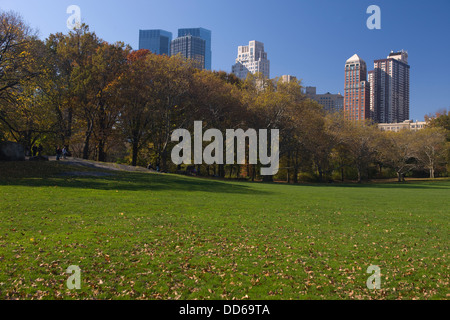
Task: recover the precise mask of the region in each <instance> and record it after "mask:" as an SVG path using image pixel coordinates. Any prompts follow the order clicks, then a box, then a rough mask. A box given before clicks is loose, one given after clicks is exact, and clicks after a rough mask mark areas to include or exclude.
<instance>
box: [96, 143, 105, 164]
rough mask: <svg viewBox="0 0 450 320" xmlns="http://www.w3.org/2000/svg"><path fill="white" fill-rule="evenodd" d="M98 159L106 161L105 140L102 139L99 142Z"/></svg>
mask: <svg viewBox="0 0 450 320" xmlns="http://www.w3.org/2000/svg"><path fill="white" fill-rule="evenodd" d="M97 146H98V161H99V162H106V152H105V141H104V140H103V139H101V140H100V141H99V142H98V145H97Z"/></svg>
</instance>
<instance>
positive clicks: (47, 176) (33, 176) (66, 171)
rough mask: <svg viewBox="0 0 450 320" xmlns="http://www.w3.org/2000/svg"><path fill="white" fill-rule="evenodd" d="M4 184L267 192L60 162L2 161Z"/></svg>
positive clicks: (1, 180)
mask: <svg viewBox="0 0 450 320" xmlns="http://www.w3.org/2000/svg"><path fill="white" fill-rule="evenodd" d="M0 185H3V186H5V185H16V186H28V187H54V186H58V187H67V188H79V189H97V190H125V191H161V190H176V191H185V192H196V191H201V192H212V193H240V194H255V195H263V194H270V192H268V191H262V190H257V189H255V188H253V187H252V184H250V183H249V184H248V185H245V184H242V183H233V181H229V182H228V181H227V182H225V181H217V180H209V179H200V178H194V177H184V176H177V175H172V174H156V173H150V172H149V173H140V172H136V173H135V172H124V171H112V170H106V169H98V168H95V169H93V168H88V167H81V166H70V165H66V164H63V163H57V162H45V163H42V162H41V163H32V162H20V163H19V162H11V163H5V162H3V163H1V162H0Z"/></svg>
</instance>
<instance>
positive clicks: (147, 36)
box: [139, 29, 172, 56]
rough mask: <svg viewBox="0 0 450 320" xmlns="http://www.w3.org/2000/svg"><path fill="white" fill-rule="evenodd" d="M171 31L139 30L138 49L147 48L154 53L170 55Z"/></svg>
mask: <svg viewBox="0 0 450 320" xmlns="http://www.w3.org/2000/svg"><path fill="white" fill-rule="evenodd" d="M171 41H172V32H168V31H164V30H159V29H157V30H139V49H148V50H150V51H151V52H153V53H155V54H165V55H167V56H170V42H171Z"/></svg>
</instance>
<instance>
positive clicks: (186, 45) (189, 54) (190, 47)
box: [170, 35, 206, 69]
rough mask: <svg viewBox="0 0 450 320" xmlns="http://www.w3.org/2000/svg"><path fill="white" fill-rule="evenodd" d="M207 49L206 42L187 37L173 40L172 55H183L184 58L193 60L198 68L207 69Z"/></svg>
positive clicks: (190, 36)
mask: <svg viewBox="0 0 450 320" xmlns="http://www.w3.org/2000/svg"><path fill="white" fill-rule="evenodd" d="M205 47H206V41H205V40H203V39H202V38H200V37H194V36H192V35H187V36H183V37H178V38H176V39H174V40H172V42H171V46H170V54H171V55H172V56H176V55H177V54H181V56H182V57H184V58H186V59H191V60H193V61H194V64H195V66H196V67H197V68H199V69H205Z"/></svg>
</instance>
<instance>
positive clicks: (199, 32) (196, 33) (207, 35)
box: [178, 28, 212, 70]
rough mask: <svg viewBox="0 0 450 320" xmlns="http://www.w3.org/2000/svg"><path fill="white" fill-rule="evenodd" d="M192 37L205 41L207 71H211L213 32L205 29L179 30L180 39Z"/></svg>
mask: <svg viewBox="0 0 450 320" xmlns="http://www.w3.org/2000/svg"><path fill="white" fill-rule="evenodd" d="M188 35H191V36H193V37H198V38H201V39H203V40H205V51H204V56H205V69H206V70H211V65H212V51H211V31H210V30H208V29H204V28H183V29H178V37H184V36H188Z"/></svg>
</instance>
